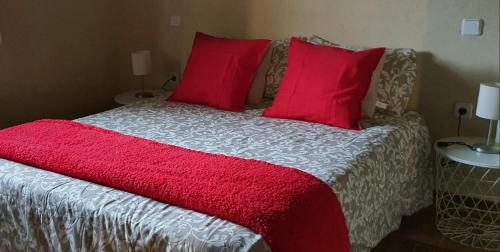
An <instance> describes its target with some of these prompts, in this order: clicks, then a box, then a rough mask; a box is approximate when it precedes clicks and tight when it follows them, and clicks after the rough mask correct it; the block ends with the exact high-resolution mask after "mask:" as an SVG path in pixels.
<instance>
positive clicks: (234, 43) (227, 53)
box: [169, 32, 271, 111]
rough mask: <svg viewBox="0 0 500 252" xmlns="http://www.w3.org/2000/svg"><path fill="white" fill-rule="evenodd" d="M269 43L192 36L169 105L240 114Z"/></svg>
mask: <svg viewBox="0 0 500 252" xmlns="http://www.w3.org/2000/svg"><path fill="white" fill-rule="evenodd" d="M270 42H271V41H270V40H241V39H223V38H215V37H212V36H209V35H206V34H203V33H199V32H198V33H196V37H195V39H194V44H193V48H192V49H191V55H190V56H189V60H188V63H187V65H186V69H185V70H184V77H183V79H182V81H181V83H180V84H179V86H178V87H177V88H176V89H175V91H174V93H173V94H172V95H171V96H170V97H169V101H178V102H187V103H195V104H202V105H208V106H211V107H215V108H220V109H224V110H230V111H243V110H244V107H245V99H246V97H247V94H248V92H249V91H250V86H251V84H252V81H253V78H254V76H255V72H256V71H257V68H258V67H259V65H260V62H261V60H262V58H263V57H264V55H265V53H266V51H267V48H268V47H269V44H270Z"/></svg>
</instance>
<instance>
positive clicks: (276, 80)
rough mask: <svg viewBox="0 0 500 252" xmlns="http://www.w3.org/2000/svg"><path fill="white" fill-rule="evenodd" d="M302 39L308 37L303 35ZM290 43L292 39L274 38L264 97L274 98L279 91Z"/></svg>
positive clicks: (286, 64)
mask: <svg viewBox="0 0 500 252" xmlns="http://www.w3.org/2000/svg"><path fill="white" fill-rule="evenodd" d="M300 39H303V40H306V39H307V38H305V37H301V38H300ZM289 45H290V39H280V40H274V41H273V42H272V43H271V48H272V53H271V62H270V64H269V68H268V70H267V73H266V90H265V92H264V98H270V99H272V98H274V96H276V93H277V92H278V87H279V85H280V82H281V80H282V79H283V76H285V72H286V68H287V66H288V46H289Z"/></svg>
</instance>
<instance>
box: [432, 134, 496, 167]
mask: <svg viewBox="0 0 500 252" xmlns="http://www.w3.org/2000/svg"><path fill="white" fill-rule="evenodd" d="M437 142H464V143H466V144H469V145H472V144H477V143H484V142H485V139H484V138H479V137H448V138H443V139H439V140H438V141H436V143H435V144H434V149H435V150H436V152H437V153H438V154H440V155H442V156H445V157H447V158H449V159H451V160H453V161H456V162H460V163H463V164H467V165H473V166H480V167H485V168H492V169H500V154H486V153H480V152H476V151H473V150H471V149H470V148H468V147H467V146H464V145H458V144H454V145H450V146H448V147H439V146H437Z"/></svg>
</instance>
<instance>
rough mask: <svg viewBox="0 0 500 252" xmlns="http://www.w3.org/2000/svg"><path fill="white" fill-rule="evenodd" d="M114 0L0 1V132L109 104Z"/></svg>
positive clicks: (112, 89)
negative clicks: (21, 124) (0, 40)
mask: <svg viewBox="0 0 500 252" xmlns="http://www.w3.org/2000/svg"><path fill="white" fill-rule="evenodd" d="M114 4H115V2H114V1H102V0H71V1H66V0H51V1H41V0H40V1H38V0H37V1H35V0H0V32H1V33H2V37H3V44H2V45H0V128H2V127H6V126H9V125H13V124H17V123H21V122H26V121H29V120H34V119H38V118H42V117H50V118H75V117H78V116H82V115H86V114H89V113H95V112H97V111H102V110H104V109H106V108H109V107H110V106H112V105H113V101H112V94H113V93H114V92H115V90H116V89H117V87H116V86H117V83H118V81H117V79H118V77H117V74H116V72H117V69H118V67H117V66H116V60H115V59H116V58H115V55H116V45H115V44H116V36H115V35H116V32H115V31H114V29H115V27H116V24H117V18H116V15H115V14H113V13H115V12H114V11H113V10H114Z"/></svg>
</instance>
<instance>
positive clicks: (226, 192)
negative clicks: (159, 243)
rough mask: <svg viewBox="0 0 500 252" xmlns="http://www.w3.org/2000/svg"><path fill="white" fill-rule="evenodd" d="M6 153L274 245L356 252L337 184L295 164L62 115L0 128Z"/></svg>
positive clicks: (277, 248) (3, 155)
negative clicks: (229, 225)
mask: <svg viewBox="0 0 500 252" xmlns="http://www.w3.org/2000/svg"><path fill="white" fill-rule="evenodd" d="M0 158H3V159H8V160H12V161H15V162H19V163H23V164H27V165H30V166H34V167H38V168H41V169H45V170H48V171H52V172H56V173H60V174H64V175H67V176H71V177H75V178H78V179H83V180H87V181H91V182H94V183H98V184H102V185H105V186H109V187H114V188H117V189H120V190H124V191H128V192H132V193H135V194H140V195H143V196H146V197H150V198H153V199H155V200H158V201H162V202H165V203H168V204H173V205H177V206H180V207H183V208H187V209H192V210H195V211H198V212H202V213H206V214H209V215H214V216H218V217H220V218H223V219H227V220H229V221H231V222H233V223H236V224H240V225H242V226H245V227H247V228H249V229H251V230H253V231H255V232H256V233H259V234H261V235H262V236H263V237H264V239H265V241H266V242H267V243H268V244H269V245H270V246H271V248H272V250H273V251H278V252H279V251H335V252H347V251H350V243H349V237H348V231H347V227H346V224H345V222H344V216H343V213H342V210H341V207H340V204H339V202H338V200H337V198H336V196H335V194H334V193H333V191H332V189H331V188H329V187H328V185H326V184H325V183H323V182H322V181H320V180H319V179H317V178H315V177H313V176H311V175H309V174H307V173H304V172H302V171H299V170H297V169H293V168H287V167H283V166H279V165H273V164H270V163H266V162H262V161H257V160H247V159H242V158H237V157H229V156H223V155H216V154H210V153H203V152H199V151H193V150H189V149H185V148H180V147H177V146H173V145H167V144H161V143H158V142H154V141H150V140H146V139H142V138H137V137H133V136H127V135H123V134H120V133H117V132H114V131H110V130H105V129H100V128H96V127H94V126H89V125H84V124H80V123H76V122H72V121H64V120H39V121H35V122H32V123H27V124H23V125H19V126H15V127H12V128H7V129H3V130H0Z"/></svg>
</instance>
